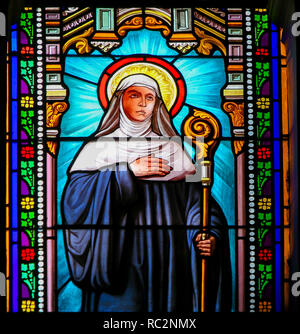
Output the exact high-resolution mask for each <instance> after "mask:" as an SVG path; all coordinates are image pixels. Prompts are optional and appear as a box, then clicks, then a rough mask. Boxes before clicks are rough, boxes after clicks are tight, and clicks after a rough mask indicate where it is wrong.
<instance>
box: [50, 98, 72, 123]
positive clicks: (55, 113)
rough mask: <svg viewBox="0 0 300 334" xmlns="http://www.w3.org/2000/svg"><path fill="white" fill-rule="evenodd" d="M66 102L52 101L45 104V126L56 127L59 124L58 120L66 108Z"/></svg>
mask: <svg viewBox="0 0 300 334" xmlns="http://www.w3.org/2000/svg"><path fill="white" fill-rule="evenodd" d="M67 106H68V105H67V103H66V102H54V103H47V104H46V114H47V120H46V126H47V128H56V127H58V126H59V120H60V117H61V116H62V114H63V113H64V112H65V111H66V109H67Z"/></svg>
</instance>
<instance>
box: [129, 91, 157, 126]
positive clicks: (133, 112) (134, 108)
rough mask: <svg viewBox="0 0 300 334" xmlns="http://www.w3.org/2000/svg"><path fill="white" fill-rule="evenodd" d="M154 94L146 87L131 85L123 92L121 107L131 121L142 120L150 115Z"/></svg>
mask: <svg viewBox="0 0 300 334" xmlns="http://www.w3.org/2000/svg"><path fill="white" fill-rule="evenodd" d="M155 100H156V95H155V92H154V90H152V89H150V88H147V87H138V86H131V87H129V88H127V89H126V90H125V92H124V94H123V109H124V112H125V114H126V116H127V117H128V118H129V119H130V120H132V121H138V122H143V121H144V120H145V119H147V118H148V117H149V116H150V115H152V112H153V109H154V105H155Z"/></svg>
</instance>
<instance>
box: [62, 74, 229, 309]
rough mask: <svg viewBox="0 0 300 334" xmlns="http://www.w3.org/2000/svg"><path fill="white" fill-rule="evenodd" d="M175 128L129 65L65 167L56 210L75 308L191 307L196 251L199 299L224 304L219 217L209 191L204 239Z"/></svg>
mask: <svg viewBox="0 0 300 334" xmlns="http://www.w3.org/2000/svg"><path fill="white" fill-rule="evenodd" d="M175 136H177V135H176V132H175V130H174V128H173V126H172V123H171V121H170V117H169V114H168V110H167V108H166V107H165V104H164V102H163V99H162V96H161V92H160V88H159V85H158V83H157V82H156V81H155V80H154V79H152V78H151V77H149V76H147V75H144V74H136V75H131V76H128V77H126V78H124V79H123V80H122V81H121V82H120V83H119V85H118V87H117V89H116V91H115V92H114V94H113V96H112V98H111V101H110V105H109V107H108V110H107V111H106V114H105V116H104V118H103V120H102V122H101V123H100V126H99V128H98V130H97V131H96V133H95V134H93V135H92V136H91V137H90V138H89V140H88V141H87V142H86V143H85V144H84V145H83V146H82V148H81V149H80V150H79V152H78V154H77V155H76V156H75V158H74V160H73V162H72V164H71V166H70V167H69V169H68V181H67V183H66V186H65V189H64V193H63V200H62V217H63V224H64V225H65V226H66V227H67V228H66V229H65V231H64V236H65V247H66V254H67V261H68V266H69V270H70V274H71V278H72V281H73V282H74V284H75V285H77V286H78V287H80V288H81V289H82V311H90V312H95V311H99V312H114V311H116V312H118V311H119V312H130V311H131V312H140V311H143V312H152V311H154V312H164V311H166V312H191V311H194V312H197V311H199V309H200V305H199V302H200V288H201V257H202V256H205V257H207V258H208V280H207V309H208V310H211V311H229V310H230V308H231V267H230V256H229V242H228V232H227V229H226V219H225V217H224V215H223V213H222V210H221V208H220V207H219V205H218V204H217V203H216V201H215V200H214V199H213V198H211V201H210V229H209V238H207V239H206V240H202V234H201V231H200V226H201V203H202V200H201V197H202V189H201V183H200V182H187V177H188V176H191V175H193V174H194V173H195V170H196V169H195V166H194V163H193V161H192V160H191V158H190V157H189V156H188V154H186V153H185V151H184V150H183V148H182V143H180V142H178V141H172V140H168V139H169V138H173V137H175ZM161 138H163V139H164V140H160V139H161Z"/></svg>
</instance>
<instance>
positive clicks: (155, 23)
mask: <svg viewBox="0 0 300 334" xmlns="http://www.w3.org/2000/svg"><path fill="white" fill-rule="evenodd" d="M146 28H148V29H153V30H162V34H163V35H164V36H165V37H167V36H168V35H170V33H171V30H170V28H169V27H168V26H166V25H165V24H163V21H161V20H157V19H156V18H154V17H152V16H147V17H146Z"/></svg>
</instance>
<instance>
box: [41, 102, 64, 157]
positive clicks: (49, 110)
mask: <svg viewBox="0 0 300 334" xmlns="http://www.w3.org/2000/svg"><path fill="white" fill-rule="evenodd" d="M67 107H68V105H67V103H66V102H54V103H47V104H46V115H47V118H46V127H47V137H48V138H49V137H50V138H51V137H53V138H56V136H57V134H58V132H59V130H58V129H59V125H60V118H61V116H62V115H63V113H64V112H65V111H66V110H67ZM50 134H51V135H50ZM47 146H48V150H49V152H50V153H51V154H52V155H54V156H55V155H56V153H57V141H56V140H48V141H47Z"/></svg>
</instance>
